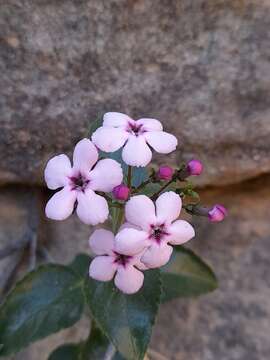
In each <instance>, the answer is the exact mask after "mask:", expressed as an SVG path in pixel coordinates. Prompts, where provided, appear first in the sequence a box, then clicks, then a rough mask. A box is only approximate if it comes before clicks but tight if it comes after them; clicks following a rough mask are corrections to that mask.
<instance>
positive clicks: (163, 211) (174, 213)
mask: <svg viewBox="0 0 270 360" xmlns="http://www.w3.org/2000/svg"><path fill="white" fill-rule="evenodd" d="M181 207H182V200H181V198H180V196H179V195H178V194H176V193H175V192H173V191H167V192H165V193H163V194H161V195H160V196H159V197H158V198H157V201H156V212H157V219H158V222H166V223H167V224H170V223H171V222H172V221H173V220H175V219H177V218H178V216H179V215H180V211H181Z"/></svg>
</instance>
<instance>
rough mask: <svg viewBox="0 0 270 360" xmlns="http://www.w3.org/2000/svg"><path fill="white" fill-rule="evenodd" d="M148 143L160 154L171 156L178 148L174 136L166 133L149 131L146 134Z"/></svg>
mask: <svg viewBox="0 0 270 360" xmlns="http://www.w3.org/2000/svg"><path fill="white" fill-rule="evenodd" d="M143 136H144V138H145V140H146V142H147V143H148V144H149V145H150V146H152V148H153V149H155V150H156V152H158V153H160V154H169V153H170V152H172V151H174V150H175V149H176V146H177V143H178V141H177V139H176V137H175V136H174V135H172V134H169V133H167V132H165V131H149V132H146V133H144V135H143Z"/></svg>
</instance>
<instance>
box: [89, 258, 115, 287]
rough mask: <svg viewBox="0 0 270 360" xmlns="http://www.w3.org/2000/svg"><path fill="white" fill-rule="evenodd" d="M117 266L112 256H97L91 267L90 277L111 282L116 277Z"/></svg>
mask: <svg viewBox="0 0 270 360" xmlns="http://www.w3.org/2000/svg"><path fill="white" fill-rule="evenodd" d="M116 269H117V264H115V263H114V258H113V257H112V256H97V257H95V258H94V260H92V262H91V264H90V267H89V276H90V277H91V278H93V279H95V280H99V281H110V280H112V278H113V277H114V274H115V271H116Z"/></svg>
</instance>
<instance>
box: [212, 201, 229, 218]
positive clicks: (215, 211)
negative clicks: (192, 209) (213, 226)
mask: <svg viewBox="0 0 270 360" xmlns="http://www.w3.org/2000/svg"><path fill="white" fill-rule="evenodd" d="M227 214H228V211H227V209H226V208H225V207H224V206H222V205H218V204H217V205H214V206H213V207H212V209H210V210H209V211H208V219H209V220H210V221H212V222H219V221H222V220H223V219H224V218H225V216H227Z"/></svg>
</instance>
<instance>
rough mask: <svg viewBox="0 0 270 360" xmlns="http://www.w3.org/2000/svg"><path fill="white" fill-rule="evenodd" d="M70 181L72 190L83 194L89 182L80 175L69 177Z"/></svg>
mask: <svg viewBox="0 0 270 360" xmlns="http://www.w3.org/2000/svg"><path fill="white" fill-rule="evenodd" d="M70 180H71V185H72V190H79V191H83V192H84V190H85V189H86V187H87V185H88V183H89V180H88V179H86V178H85V176H83V175H82V174H81V173H79V174H78V175H76V176H71V177H70Z"/></svg>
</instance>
